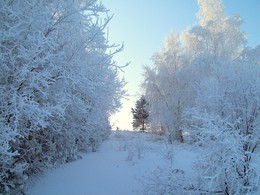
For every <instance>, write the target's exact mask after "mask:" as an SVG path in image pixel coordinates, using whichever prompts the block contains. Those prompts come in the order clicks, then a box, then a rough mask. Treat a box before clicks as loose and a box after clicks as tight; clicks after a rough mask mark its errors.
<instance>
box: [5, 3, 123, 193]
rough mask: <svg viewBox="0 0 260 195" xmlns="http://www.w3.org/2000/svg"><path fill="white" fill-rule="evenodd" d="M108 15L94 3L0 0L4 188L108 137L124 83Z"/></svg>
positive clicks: (16, 186) (15, 189)
mask: <svg viewBox="0 0 260 195" xmlns="http://www.w3.org/2000/svg"><path fill="white" fill-rule="evenodd" d="M107 12H108V10H107V9H106V8H105V7H104V6H103V5H102V4H101V3H98V2H97V1H96V0H87V1H83V0H77V1H74V0H68V1H59V0H48V1H40V0H24V1H7V0H4V1H1V2H0V15H1V24H0V27H1V33H0V34H1V35H0V37H1V40H0V41H1V44H0V64H1V65H0V69H1V71H0V127H1V134H0V136H1V139H0V147H1V149H0V157H1V160H0V163H1V164H0V169H1V184H0V193H3V192H6V193H11V194H12V193H14V194H19V193H20V191H21V189H22V188H23V184H24V181H25V179H26V178H27V176H29V175H33V174H37V173H39V172H42V171H44V170H45V169H46V168H48V167H49V166H53V165H58V164H60V163H65V162H68V161H71V160H74V159H76V158H78V152H79V151H82V150H85V151H87V150H88V148H92V149H91V150H93V151H94V150H96V149H97V147H98V146H99V145H100V143H101V142H102V140H104V139H105V138H106V136H107V135H108V134H109V128H110V127H109V122H108V117H109V115H110V114H111V113H112V112H113V111H115V110H116V109H117V108H118V107H119V106H120V97H121V96H122V95H123V94H124V92H123V91H122V88H121V87H122V86H123V85H124V82H122V81H120V80H119V79H118V78H117V74H118V66H117V65H116V64H115V62H114V61H113V59H112V58H113V55H114V54H115V53H117V52H119V51H120V50H121V48H116V51H110V50H114V49H115V45H109V44H108V41H107V40H106V38H105V33H104V29H105V28H106V25H107V24H108V22H109V21H110V19H111V18H110V17H109V16H107ZM113 48H114V49H113ZM2 181H3V182H2Z"/></svg>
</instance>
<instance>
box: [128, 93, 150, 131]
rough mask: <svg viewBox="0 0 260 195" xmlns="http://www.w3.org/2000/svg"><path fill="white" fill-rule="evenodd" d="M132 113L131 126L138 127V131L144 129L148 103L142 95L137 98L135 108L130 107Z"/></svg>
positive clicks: (146, 120)
mask: <svg viewBox="0 0 260 195" xmlns="http://www.w3.org/2000/svg"><path fill="white" fill-rule="evenodd" d="M132 114H133V122H132V125H133V128H134V129H138V128H140V131H144V130H145V129H146V125H147V123H148V116H149V113H148V103H147V101H146V100H145V97H144V96H142V97H141V98H140V99H139V100H137V101H136V103H135V108H132Z"/></svg>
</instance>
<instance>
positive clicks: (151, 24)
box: [102, 0, 260, 130]
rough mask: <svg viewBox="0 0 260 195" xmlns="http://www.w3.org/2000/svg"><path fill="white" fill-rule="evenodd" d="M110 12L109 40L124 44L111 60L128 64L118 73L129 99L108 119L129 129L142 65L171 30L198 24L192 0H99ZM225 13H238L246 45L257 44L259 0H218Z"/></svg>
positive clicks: (195, 3)
mask: <svg viewBox="0 0 260 195" xmlns="http://www.w3.org/2000/svg"><path fill="white" fill-rule="evenodd" d="M102 2H103V4H104V5H105V6H106V7H107V8H108V9H109V10H110V14H111V15H112V14H114V17H113V19H112V20H111V22H110V24H109V25H108V29H109V37H108V39H109V41H110V42H111V43H117V44H120V43H124V46H125V47H124V51H123V52H121V53H119V54H117V55H116V56H115V57H114V60H116V61H117V63H118V65H124V64H126V63H127V62H131V64H130V65H129V66H128V67H126V68H125V69H124V73H123V72H122V73H120V74H121V76H122V77H124V78H125V80H126V81H127V82H128V84H127V85H126V87H125V89H126V90H128V93H129V95H130V96H129V97H128V99H129V100H123V107H122V109H121V110H120V112H118V113H117V114H116V115H114V116H113V117H112V118H111V121H112V123H113V125H114V127H116V126H118V127H119V128H120V129H128V130H130V129H132V125H131V122H132V115H131V107H134V103H135V101H136V100H137V99H138V98H139V97H140V95H141V94H142V91H141V88H140V84H141V82H142V79H143V77H142V72H143V66H144V65H152V61H151V60H150V59H151V57H152V55H153V54H154V53H155V52H157V51H158V50H159V49H160V47H161V46H162V44H163V40H164V38H165V36H167V35H168V34H170V33H171V32H172V31H175V32H181V31H183V30H184V29H186V28H189V27H191V26H192V25H194V24H197V23H198V20H197V18H196V13H197V12H198V9H199V8H198V5H197V1H196V0H102ZM222 2H223V3H224V6H225V9H226V14H227V15H228V16H232V15H236V14H238V15H240V16H241V18H242V19H243V20H244V24H243V25H242V30H243V31H245V32H246V33H247V36H248V45H249V46H251V47H255V46H256V45H260V0H222Z"/></svg>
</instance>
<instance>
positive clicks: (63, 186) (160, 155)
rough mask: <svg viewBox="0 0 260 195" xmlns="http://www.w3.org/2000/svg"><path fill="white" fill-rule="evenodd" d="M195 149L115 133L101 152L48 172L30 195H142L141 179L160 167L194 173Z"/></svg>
mask: <svg viewBox="0 0 260 195" xmlns="http://www.w3.org/2000/svg"><path fill="white" fill-rule="evenodd" d="M192 147H193V146H191V145H186V144H174V145H168V144H167V143H166V141H165V140H164V139H163V138H162V137H159V136H155V135H150V134H144V133H138V132H128V131H115V132H112V134H111V135H110V137H109V139H108V140H106V141H105V142H104V144H103V145H102V146H101V148H100V150H99V151H97V152H95V153H87V154H83V155H82V159H80V160H77V161H74V162H72V163H68V164H65V165H63V166H61V167H59V168H57V169H55V170H50V171H48V172H46V173H45V174H44V175H43V177H41V178H40V179H38V180H37V181H35V185H34V186H32V187H31V189H29V194H30V195H46V194H48V195H55V194H63V195H69V194H76V195H88V194H91V195H100V194H103V195H115V194H124V195H127V194H131V195H132V194H142V189H143V183H142V182H141V180H142V178H144V177H145V175H147V174H149V173H151V172H152V171H153V170H155V169H156V168H157V167H164V166H168V165H169V163H172V164H173V166H174V168H177V169H182V170H185V171H186V172H190V173H192V168H191V167H192V162H193V161H194V159H195V157H196V152H194V149H192Z"/></svg>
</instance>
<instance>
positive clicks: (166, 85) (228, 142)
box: [143, 0, 260, 194]
mask: <svg viewBox="0 0 260 195" xmlns="http://www.w3.org/2000/svg"><path fill="white" fill-rule="evenodd" d="M198 4H199V6H200V11H199V13H198V19H199V25H195V26H193V27H191V28H190V29H188V30H186V31H184V32H182V33H181V34H180V38H179V37H178V36H176V35H174V34H173V35H170V36H172V38H168V39H167V40H166V43H164V46H163V48H162V49H161V51H160V52H159V54H160V55H158V54H156V55H155V56H156V58H155V60H154V67H153V68H150V67H146V68H145V81H144V84H143V86H144V88H145V90H146V94H145V95H146V97H147V98H148V99H149V102H150V106H151V108H152V109H151V120H152V122H151V123H155V124H157V126H158V127H159V126H160V125H161V126H163V127H164V128H165V131H166V135H168V138H169V139H170V140H180V139H178V137H177V136H176V134H175V136H173V137H172V136H171V135H172V134H171V132H174V133H176V132H179V133H178V134H177V135H184V134H182V133H183V132H185V135H186V137H189V139H192V140H193V141H194V142H195V143H196V144H198V146H199V147H201V148H202V151H203V154H202V156H201V158H200V159H199V160H198V162H197V163H196V168H197V169H196V170H199V173H200V177H199V178H198V179H197V181H196V183H194V184H192V185H185V184H184V185H183V186H184V188H185V189H183V190H189V191H190V190H191V191H193V192H208V193H214V192H218V193H223V194H254V193H255V192H256V190H257V186H258V185H259V171H257V167H256V162H257V161H258V160H259V140H260V137H259V124H260V117H259V112H260V107H259V105H260V99H259V98H260V93H259V92H260V91H259V87H258V86H259V81H260V80H259V78H260V75H259V74H260V72H259V71H260V67H259V64H258V62H259V58H260V56H259V47H256V48H254V49H252V48H248V47H246V45H245V44H246V37H245V35H244V33H243V32H242V31H241V29H240V26H241V24H242V20H241V18H240V17H239V16H233V17H227V16H226V15H225V12H224V6H223V4H222V2H221V1H220V0H198ZM170 36H169V37H170ZM174 37H175V38H174ZM171 47H172V49H171ZM176 47H177V49H176ZM165 48H169V49H165ZM168 51H170V52H168ZM171 51H172V52H171ZM169 127H170V128H169ZM167 132H168V134H167ZM186 137H184V138H183V137H182V138H183V139H184V141H185V140H186V139H185V138H186ZM190 182H191V181H187V184H190ZM173 186H174V184H173ZM185 186H186V187H185ZM187 186H188V187H187ZM189 186H192V187H189ZM174 190H176V189H174Z"/></svg>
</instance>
